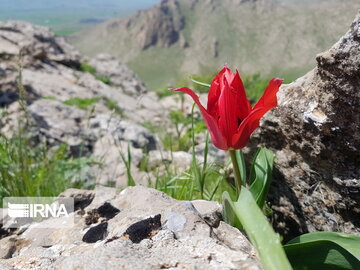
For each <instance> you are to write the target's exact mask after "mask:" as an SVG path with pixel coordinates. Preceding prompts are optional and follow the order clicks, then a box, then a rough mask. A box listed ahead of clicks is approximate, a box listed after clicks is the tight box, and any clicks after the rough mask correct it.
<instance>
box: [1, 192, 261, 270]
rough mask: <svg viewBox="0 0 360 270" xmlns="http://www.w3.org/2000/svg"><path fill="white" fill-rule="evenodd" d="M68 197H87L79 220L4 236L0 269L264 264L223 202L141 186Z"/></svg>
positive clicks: (257, 266) (253, 269)
mask: <svg viewBox="0 0 360 270" xmlns="http://www.w3.org/2000/svg"><path fill="white" fill-rule="evenodd" d="M62 196H72V197H74V198H76V199H77V202H78V204H79V205H81V203H80V201H81V198H83V199H84V202H86V203H84V204H82V205H85V207H84V208H82V209H80V210H77V211H76V212H75V213H72V215H74V217H75V220H76V221H75V225H74V226H73V227H71V228H63V229H57V230H54V229H41V230H40V229H37V228H36V225H35V224H31V225H30V226H28V227H27V228H26V230H25V231H24V232H22V233H18V235H17V234H16V233H14V234H12V235H10V236H7V237H5V238H3V239H1V240H0V255H1V256H2V257H1V259H0V265H2V266H1V267H3V268H4V269H8V268H9V269H130V270H132V269H134V270H135V269H243V270H245V269H248V270H250V269H251V270H259V269H262V268H261V266H260V264H259V262H258V259H257V257H256V254H255V251H254V249H253V248H252V246H251V244H250V243H249V241H248V240H247V238H246V237H245V236H244V235H243V234H242V233H241V232H240V231H239V230H237V229H235V228H233V227H231V226H229V225H227V224H225V223H223V222H222V221H220V217H219V215H218V214H217V215H215V213H216V212H219V211H220V207H221V206H220V205H219V204H217V203H214V202H206V201H194V203H192V202H189V201H177V200H174V199H172V198H170V197H169V196H167V195H165V194H164V193H162V192H160V191H156V190H154V189H149V188H145V187H141V186H137V187H130V188H127V189H125V190H123V191H122V192H119V191H117V190H116V189H114V188H106V187H98V188H96V189H95V190H94V191H92V194H89V191H86V190H76V189H71V190H67V191H65V192H64V193H63V194H62ZM89 198H92V200H91V203H90V204H89ZM104 208H106V212H107V215H106V216H105V217H104V219H101V218H99V219H96V220H94V223H93V224H90V225H87V224H89V222H87V223H86V222H85V219H86V217H87V216H88V215H89V214H90V213H99V212H101V211H102V210H104ZM111 211H113V214H111V213H110V212H111ZM86 212H87V214H86ZM206 216H218V222H215V223H211V224H216V225H210V223H209V222H207V221H206V218H205V217H206ZM48 222H49V221H48ZM52 222H61V220H60V221H59V219H53V220H52ZM214 226H217V227H214ZM144 232H146V233H144ZM84 235H88V236H87V237H85V238H86V239H85V240H89V241H83V240H84V239H83V238H84ZM97 239H98V240H97ZM96 240H97V241H96ZM0 269H1V268H0Z"/></svg>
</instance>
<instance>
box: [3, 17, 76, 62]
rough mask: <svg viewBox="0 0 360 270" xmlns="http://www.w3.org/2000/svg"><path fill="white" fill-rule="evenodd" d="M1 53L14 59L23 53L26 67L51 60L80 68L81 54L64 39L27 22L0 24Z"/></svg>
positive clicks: (46, 29)
mask: <svg viewBox="0 0 360 270" xmlns="http://www.w3.org/2000/svg"><path fill="white" fill-rule="evenodd" d="M0 52H1V54H5V55H9V56H10V57H12V58H17V57H18V55H19V54H20V53H21V54H22V55H23V60H24V64H25V65H28V64H30V65H32V64H33V63H31V62H34V61H35V62H36V60H40V61H41V60H44V59H49V60H50V61H54V62H57V63H61V64H63V65H66V66H70V67H75V68H79V67H80V54H79V53H78V52H77V51H76V50H75V49H74V48H73V47H72V46H71V45H69V44H68V43H66V42H65V40H64V39H63V38H62V37H55V35H54V34H53V33H52V32H51V31H50V30H49V29H48V28H46V27H43V26H38V25H33V24H30V23H27V22H21V21H8V22H5V23H3V22H1V23H0Z"/></svg>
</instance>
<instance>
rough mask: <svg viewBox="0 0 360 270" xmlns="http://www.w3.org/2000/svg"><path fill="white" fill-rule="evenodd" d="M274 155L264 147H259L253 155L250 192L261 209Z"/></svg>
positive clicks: (267, 189) (265, 195)
mask: <svg viewBox="0 0 360 270" xmlns="http://www.w3.org/2000/svg"><path fill="white" fill-rule="evenodd" d="M274 157H275V155H274V154H273V153H272V152H271V151H270V150H267V149H266V148H260V149H259V150H258V152H257V153H256V155H255V157H254V161H253V164H252V167H251V170H250V188H249V189H250V192H251V193H252V195H253V196H254V199H255V201H256V203H257V204H258V205H259V207H260V208H261V209H263V207H264V205H265V200H266V197H267V193H268V191H269V187H270V183H271V178H272V169H273V164H274Z"/></svg>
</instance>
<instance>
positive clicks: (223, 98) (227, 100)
mask: <svg viewBox="0 0 360 270" xmlns="http://www.w3.org/2000/svg"><path fill="white" fill-rule="evenodd" d="M222 80H223V83H222V85H223V86H222V88H221V94H220V97H219V101H218V108H219V117H220V118H219V119H218V125H219V129H220V130H221V132H222V134H223V135H224V137H225V138H226V140H227V144H228V145H230V144H231V138H232V136H233V134H235V133H236V132H237V129H238V119H239V118H240V107H239V106H238V105H239V104H238V97H237V93H236V92H235V91H233V90H232V89H230V86H229V84H228V81H227V79H226V76H223V78H222Z"/></svg>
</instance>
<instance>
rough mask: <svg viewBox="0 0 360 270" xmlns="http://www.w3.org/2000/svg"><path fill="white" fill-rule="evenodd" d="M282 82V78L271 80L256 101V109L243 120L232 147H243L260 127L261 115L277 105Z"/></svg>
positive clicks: (233, 139)
mask: <svg viewBox="0 0 360 270" xmlns="http://www.w3.org/2000/svg"><path fill="white" fill-rule="evenodd" d="M281 83H282V79H279V78H274V79H272V80H271V81H270V82H269V85H268V86H267V88H266V90H265V92H264V94H263V95H262V97H261V98H260V99H259V101H258V102H257V103H256V105H255V107H254V109H253V110H252V111H251V112H250V114H249V115H248V116H247V117H246V118H245V119H244V120H243V121H242V123H241V124H240V126H239V129H238V131H237V133H236V134H235V135H234V136H233V137H232V142H231V145H230V146H231V147H232V148H234V149H241V148H243V147H245V146H246V144H247V143H248V141H249V139H250V136H251V134H252V133H253V132H254V130H255V129H256V128H258V127H259V122H260V119H261V117H263V116H264V114H265V113H267V112H268V111H269V110H271V109H272V108H274V107H276V106H277V98H276V93H277V92H278V90H279V87H280V85H281Z"/></svg>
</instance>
